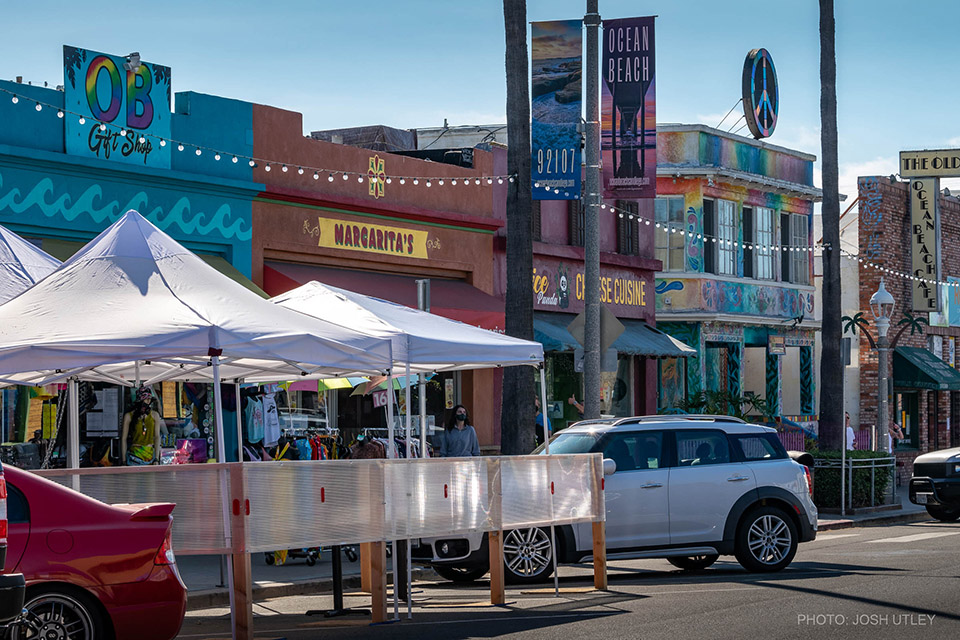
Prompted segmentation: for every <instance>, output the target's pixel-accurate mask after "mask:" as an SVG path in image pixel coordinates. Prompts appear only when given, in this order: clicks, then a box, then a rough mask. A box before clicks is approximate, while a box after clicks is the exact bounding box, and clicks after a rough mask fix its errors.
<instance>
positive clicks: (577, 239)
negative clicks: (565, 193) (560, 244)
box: [567, 200, 584, 247]
mask: <svg viewBox="0 0 960 640" xmlns="http://www.w3.org/2000/svg"><path fill="white" fill-rule="evenodd" d="M567 213H568V216H567V218H568V220H569V227H570V244H571V245H572V246H574V247H582V246H583V223H584V220H583V202H581V201H580V200H568V201H567Z"/></svg>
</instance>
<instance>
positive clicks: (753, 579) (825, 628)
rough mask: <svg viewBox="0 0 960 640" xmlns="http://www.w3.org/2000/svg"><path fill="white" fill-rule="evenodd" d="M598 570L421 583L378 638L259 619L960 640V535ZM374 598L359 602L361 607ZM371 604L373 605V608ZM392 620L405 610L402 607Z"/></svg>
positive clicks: (419, 631) (428, 633) (261, 625)
mask: <svg viewBox="0 0 960 640" xmlns="http://www.w3.org/2000/svg"><path fill="white" fill-rule="evenodd" d="M589 572H590V569H589V567H581V566H572V567H562V568H561V574H560V575H561V580H560V587H561V594H560V597H559V598H557V597H555V596H554V594H553V590H552V588H547V587H550V586H552V585H538V586H536V587H528V588H516V587H514V588H508V592H507V602H508V604H507V606H505V607H492V606H490V605H489V604H487V603H488V602H489V591H488V590H486V589H487V587H488V585H487V584H486V583H483V582H478V583H475V585H473V586H468V587H461V586H453V585H451V584H450V583H446V582H439V583H433V582H419V583H417V584H416V585H415V587H414V589H415V592H414V598H415V601H416V605H415V606H414V616H413V619H412V620H408V619H407V618H406V608H405V606H402V607H401V615H402V619H401V621H399V622H395V623H390V624H385V625H377V626H370V624H369V617H364V616H349V617H340V618H330V619H325V618H323V617H322V616H309V617H308V616H305V615H303V613H304V612H305V611H307V610H309V609H328V608H330V607H331V606H332V598H331V597H330V596H292V597H286V598H278V599H275V600H269V601H267V602H263V603H260V604H258V605H257V606H256V607H255V616H256V618H255V628H256V630H257V638H290V639H294V638H296V639H298V640H299V639H304V638H321V637H322V638H324V639H327V638H330V639H337V640H339V639H344V640H352V639H354V638H384V639H385V640H386V639H393V638H411V639H413V638H416V639H422V638H444V640H459V639H465V638H492V637H517V638H521V637H522V638H528V639H530V640H534V639H547V638H550V639H554V638H558V637H562V638H563V640H574V639H576V638H590V639H591V640H595V639H597V638H601V639H603V640H607V639H615V638H643V639H648V638H650V639H656V638H665V639H669V640H680V639H681V638H683V639H686V638H738V639H744V638H777V639H778V640H779V639H781V638H803V639H805V640H807V639H809V638H820V637H837V638H839V637H843V638H845V639H846V638H864V639H870V640H876V639H878V638H897V639H898V640H900V639H904V638H956V637H960V523H955V524H942V523H936V522H932V521H930V522H920V523H915V524H904V525H892V526H883V527H870V528H856V529H845V530H840V531H834V532H827V533H822V534H820V537H819V538H818V539H817V540H816V541H815V542H812V543H807V544H804V545H801V547H800V551H799V552H798V554H797V557H796V559H795V560H794V562H793V564H792V565H791V566H790V567H789V568H788V569H786V570H785V571H783V572H781V573H779V574H774V575H757V574H747V573H746V572H744V571H743V570H742V569H741V568H740V566H739V565H738V564H736V562H735V561H733V559H732V558H729V559H728V558H721V560H720V561H719V562H718V563H717V564H715V565H714V566H713V567H711V568H710V569H707V570H706V571H703V572H701V573H698V574H686V573H683V572H680V571H679V570H675V569H674V568H673V567H672V566H671V565H669V564H668V563H667V562H666V561H663V560H644V561H618V562H612V563H611V565H610V574H609V575H610V579H609V586H610V589H609V591H607V592H597V591H593V590H592V589H591V587H592V581H591V580H590V573H589ZM364 602H365V600H364V599H363V598H362V597H353V596H348V598H347V602H346V605H347V606H353V607H359V606H362V605H363V604H364ZM366 602H369V600H366ZM391 612H392V609H391ZM227 613H228V612H227V610H225V609H208V610H203V611H194V612H190V613H189V614H188V616H187V619H186V620H185V621H184V625H183V628H182V631H181V635H180V636H179V637H180V638H183V639H190V640H197V639H202V638H224V637H229V634H228V633H227V631H228V629H229V625H228V618H227V617H226V615H227Z"/></svg>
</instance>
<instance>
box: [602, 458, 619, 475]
mask: <svg viewBox="0 0 960 640" xmlns="http://www.w3.org/2000/svg"><path fill="white" fill-rule="evenodd" d="M616 472H617V463H616V462H614V461H613V460H611V459H610V458H604V459H603V475H605V476H612V475H613V474H615V473H616Z"/></svg>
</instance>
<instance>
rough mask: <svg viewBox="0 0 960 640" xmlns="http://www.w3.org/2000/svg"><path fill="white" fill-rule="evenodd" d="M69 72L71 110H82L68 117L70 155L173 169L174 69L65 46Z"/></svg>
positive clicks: (65, 67) (67, 95)
mask: <svg viewBox="0 0 960 640" xmlns="http://www.w3.org/2000/svg"><path fill="white" fill-rule="evenodd" d="M63 76H64V82H63V86H64V105H65V108H66V109H67V110H68V111H71V112H73V113H78V114H80V117H75V116H67V117H65V118H64V120H65V122H64V127H65V134H66V150H67V153H70V154H73V155H77V156H86V157H93V158H100V159H102V160H116V161H120V162H128V163H132V164H137V165H140V166H147V167H155V168H162V169H169V168H170V146H171V145H170V144H169V140H170V92H171V89H170V68H169V67H164V66H161V65H158V64H151V63H149V62H141V61H140V60H139V58H138V57H131V58H130V59H128V58H126V57H122V56H112V55H108V54H105V53H97V52H96V51H88V50H87V49H78V48H76V47H68V46H64V47H63ZM161 140H163V141H164V144H163V145H161V142H160V141H161ZM190 151H191V152H192V151H194V150H193V149H191V150H190Z"/></svg>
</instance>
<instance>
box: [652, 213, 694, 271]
mask: <svg viewBox="0 0 960 640" xmlns="http://www.w3.org/2000/svg"><path fill="white" fill-rule="evenodd" d="M653 206H654V212H655V218H656V222H658V223H659V224H660V227H659V228H657V229H655V237H656V246H657V260H659V261H660V262H662V263H663V266H662V267H661V269H662V270H663V271H683V270H684V264H685V260H684V250H685V246H684V243H685V240H686V239H685V236H682V235H680V232H681V231H682V230H683V198H657V199H656V200H654V205H653Z"/></svg>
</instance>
